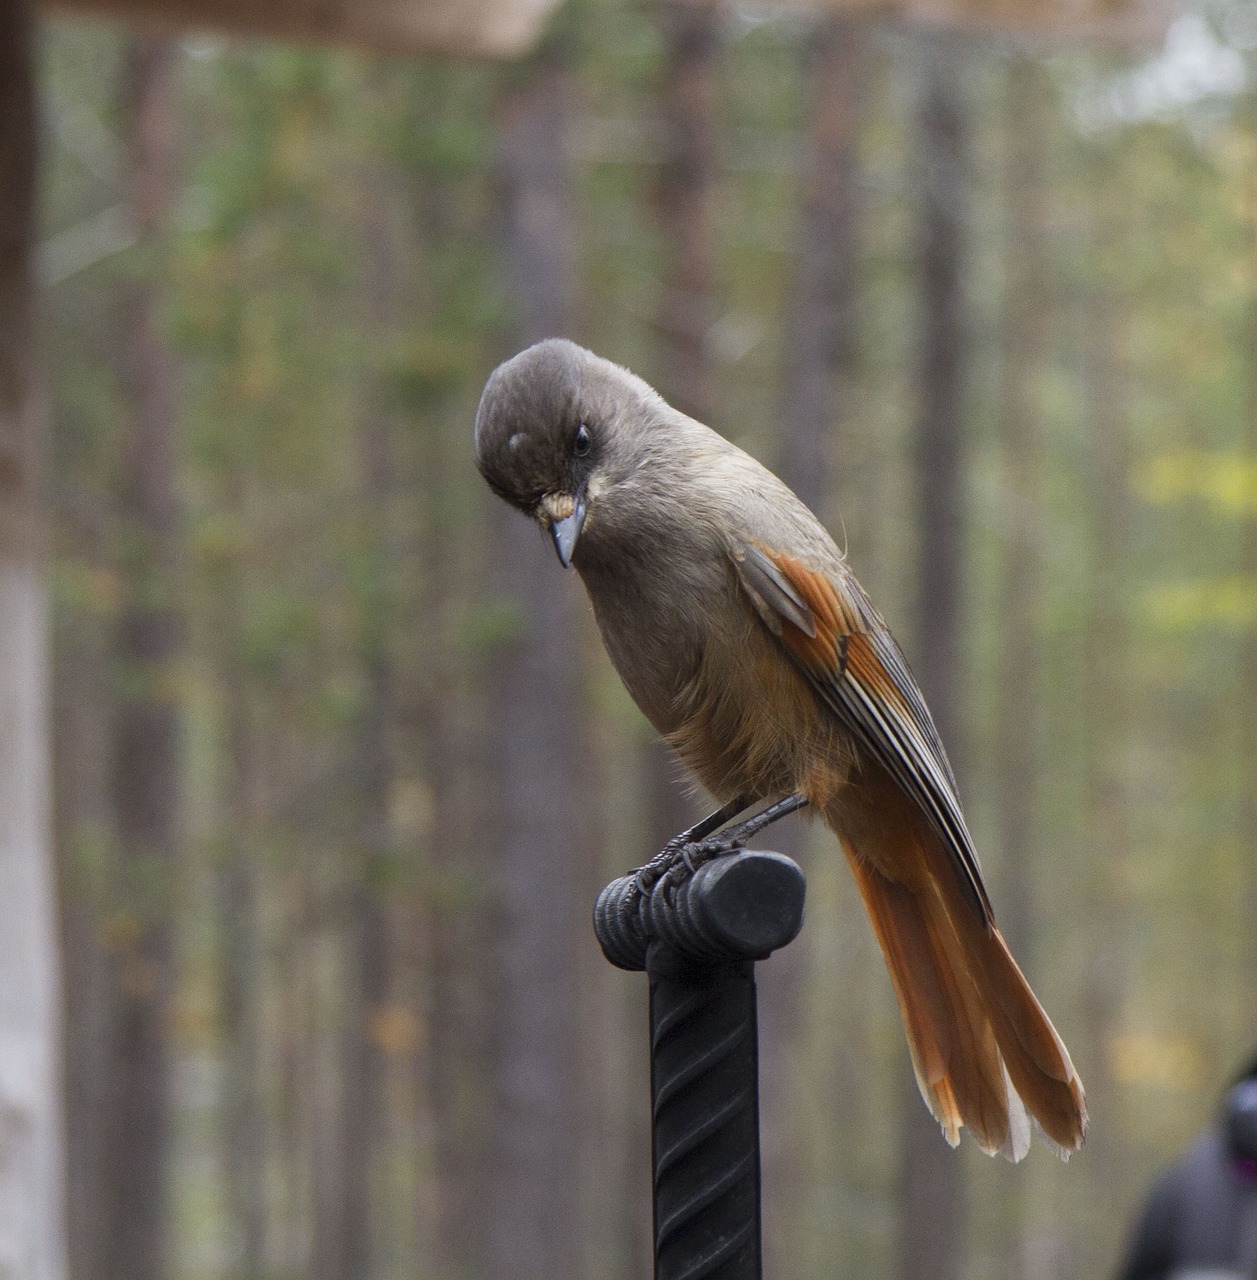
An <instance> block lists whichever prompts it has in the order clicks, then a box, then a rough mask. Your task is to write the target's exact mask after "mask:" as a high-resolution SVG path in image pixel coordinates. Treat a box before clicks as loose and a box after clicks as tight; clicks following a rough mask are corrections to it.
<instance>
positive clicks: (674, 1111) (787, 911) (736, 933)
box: [594, 850, 806, 1280]
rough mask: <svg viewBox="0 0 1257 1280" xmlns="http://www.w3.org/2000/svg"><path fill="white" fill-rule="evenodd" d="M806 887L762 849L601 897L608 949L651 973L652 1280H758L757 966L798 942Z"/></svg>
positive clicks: (598, 921) (785, 863)
mask: <svg viewBox="0 0 1257 1280" xmlns="http://www.w3.org/2000/svg"><path fill="white" fill-rule="evenodd" d="M805 890H806V885H805V882H804V879H803V873H802V872H801V871H800V870H799V868H798V866H797V865H796V864H795V863H794V862H792V861H791V860H790V859H789V858H785V857H782V856H781V855H780V854H777V853H766V852H761V851H758V850H757V851H742V852H739V853H735V854H730V855H728V856H725V857H721V858H717V859H715V860H714V861H711V862H708V863H705V864H704V865H703V866H701V867H699V869H698V870H697V871H696V872H695V873H694V875H693V876H691V877H690V878H689V879H687V880H685V881H684V882H683V883H681V884H680V885H674V884H671V883H669V882H668V880H667V878H665V879H663V880H660V881H659V882H657V883H656V884H655V886H654V887H653V889H652V891H651V892H650V894H649V895H648V896H643V895H641V894H639V893H638V892H637V889H636V885H635V882H634V879H633V877H631V876H626V877H623V878H622V879H619V880H614V881H612V882H611V884H609V885H607V887H606V888H605V889H604V890H603V891H602V893H601V894H600V895H599V898H598V904H597V906H596V907H595V909H594V931H595V933H596V934H597V936H598V941H599V943H600V944H601V946H602V949H603V953H604V954H605V955H606V957H607V959H608V960H609V961H610V962H611V963H612V964H614V965H617V966H618V967H620V968H622V969H632V970H641V969H645V970H646V972H647V974H648V975H649V977H650V1049H651V1071H650V1079H651V1099H652V1104H653V1133H652V1143H651V1149H652V1157H653V1166H654V1232H655V1277H656V1280H761V1276H762V1262H761V1257H762V1248H761V1238H760V1161H759V1058H758V1040H757V1024H756V1006H755V965H754V962H755V961H756V960H762V959H764V958H765V957H766V956H768V955H769V954H770V953H771V952H773V951H775V950H777V949H778V948H779V947H783V946H785V945H786V944H787V943H788V942H790V941H791V940H792V939H793V938H794V937H795V936H796V935H797V934H798V932H799V929H800V928H801V927H802V923H803V899H804V894H805Z"/></svg>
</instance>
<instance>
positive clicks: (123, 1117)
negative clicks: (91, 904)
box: [102, 37, 181, 1280]
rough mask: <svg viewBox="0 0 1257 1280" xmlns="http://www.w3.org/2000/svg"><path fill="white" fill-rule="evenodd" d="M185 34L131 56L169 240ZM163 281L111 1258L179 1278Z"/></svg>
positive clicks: (151, 235)
mask: <svg viewBox="0 0 1257 1280" xmlns="http://www.w3.org/2000/svg"><path fill="white" fill-rule="evenodd" d="M175 58H176V46H175V45H174V44H173V43H172V42H171V41H170V40H167V39H164V38H147V37H137V38H136V39H135V40H134V42H133V43H132V46H131V48H130V50H129V55H128V59H127V66H126V77H127V79H126V85H125V93H126V103H125V120H126V126H125V127H126V133H127V144H128V151H129V165H130V172H129V194H130V198H131V202H132V212H133V217H134V219H135V223H136V229H137V233H138V236H139V239H140V243H141V244H143V245H145V246H147V247H148V248H149V249H150V250H152V251H154V252H156V251H157V250H158V249H159V248H160V245H161V242H162V237H163V235H164V231H165V226H166V222H167V219H168V215H169V209H170V204H171V199H172V195H173V184H172V177H173V175H172V166H173V159H174V155H173V137H172V124H173V120H172V105H173V104H172V88H173V77H174V70H175ZM159 309H160V296H159V292H158V289H157V288H156V286H155V285H154V283H153V282H152V281H151V279H141V280H137V281H136V282H135V283H134V284H132V285H131V286H130V288H129V289H128V290H127V291H126V294H125V302H124V310H123V314H122V317H121V328H122V331H123V332H124V333H125V334H126V336H127V344H126V347H127V351H128V353H129V357H130V358H129V362H128V364H127V366H126V367H125V369H124V371H123V377H122V382H123V386H124V390H125V394H126V397H127V400H128V405H129V413H130V417H129V421H128V424H127V433H126V437H125V441H124V445H123V456H122V493H121V501H120V508H121V523H122V527H123V529H124V539H125V541H124V546H123V549H122V550H123V556H124V575H125V587H124V590H125V592H126V599H125V603H124V606H123V609H122V616H121V622H120V627H119V633H118V638H117V644H118V660H119V679H120V681H121V686H122V687H121V694H120V700H119V706H118V710H117V720H116V726H115V758H114V795H115V804H116V816H117V834H118V845H119V848H118V859H117V864H118V865H117V876H118V886H117V888H118V892H119V907H118V910H117V912H116V913H115V917H114V930H113V936H112V942H113V962H114V981H115V984H116V988H117V1000H116V1004H115V1010H116V1022H115V1027H114V1037H115V1038H114V1047H113V1054H112V1062H111V1067H110V1072H111V1079H110V1087H109V1096H110V1118H111V1126H110V1131H109V1134H108V1137H107V1138H106V1142H105V1150H104V1153H103V1169H102V1176H103V1178H104V1182H105V1186H106V1188H107V1191H108V1209H107V1212H106V1223H105V1231H106V1239H105V1241H104V1251H103V1253H104V1256H103V1262H102V1265H103V1270H104V1274H105V1275H107V1276H110V1277H114V1276H127V1277H128V1278H129V1280H158V1278H159V1277H164V1276H165V1275H166V1269H167V1265H168V1261H169V1259H168V1256H167V1236H168V1229H169V1223H168V1219H169V1203H170V1201H169V1159H170V1141H171V1134H170V1044H169V1037H168V1031H169V1018H170V1002H171V997H172V991H173V985H174V973H173V954H172V922H171V911H172V888H173V878H174V874H175V865H176V858H177V855H178V851H179V841H180V829H179V828H180V805H179V790H180V787H179V782H180V760H179V749H180V734H179V714H178V708H177V703H176V694H175V684H176V681H175V676H176V666H177V663H178V661H179V658H180V648H181V641H180V635H179V631H180V628H179V622H178V618H177V614H176V610H175V605H174V600H173V590H174V580H175V570H176V559H177V553H176V542H177V536H178V530H177V499H176V461H175V458H176V449H175V406H174V397H175V386H174V371H173V367H172V361H171V357H170V355H169V352H168V351H167V349H166V346H165V342H164V340H163V337H162V334H161V329H160V322H159V314H158V313H159Z"/></svg>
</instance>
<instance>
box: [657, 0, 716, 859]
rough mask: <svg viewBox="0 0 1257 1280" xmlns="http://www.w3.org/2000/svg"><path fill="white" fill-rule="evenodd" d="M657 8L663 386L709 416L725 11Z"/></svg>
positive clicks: (694, 413) (694, 5) (670, 2)
mask: <svg viewBox="0 0 1257 1280" xmlns="http://www.w3.org/2000/svg"><path fill="white" fill-rule="evenodd" d="M657 13H658V15H659V19H658V20H659V26H660V29H661V32H662V35H663V39H664V46H665V53H664V69H663V78H662V81H661V83H660V98H661V102H660V108H661V111H662V114H663V128H664V158H663V167H662V170H661V172H660V176H659V184H658V186H657V187H656V189H655V199H656V202H657V206H658V216H659V228H660V234H661V238H662V256H663V271H662V275H663V281H664V284H663V292H662V294H661V296H660V309H659V318H658V323H659V330H660V338H661V344H660V355H661V364H660V388H661V390H662V391H663V394H664V396H665V397H666V398H667V399H669V400H671V401H672V403H673V404H674V405H675V406H676V408H678V409H680V410H681V412H682V413H688V414H689V415H690V416H691V417H694V418H697V419H698V420H699V421H700V422H705V421H708V420H709V419H710V417H711V411H712V407H713V396H712V368H711V359H710V356H709V354H708V333H709V331H710V329H711V325H712V321H713V319H714V318H715V312H716V304H715V293H714V287H713V286H714V283H715V274H716V204H715V198H714V197H715V193H716V164H717V159H718V157H719V154H720V151H719V146H718V143H717V130H716V121H717V112H718V110H719V83H718V73H719V55H720V42H721V33H722V29H723V26H724V12H723V10H722V8H721V6H720V5H719V4H716V3H713V2H712V0H661V3H659V5H658V6H657ZM673 834H675V832H674V833H673Z"/></svg>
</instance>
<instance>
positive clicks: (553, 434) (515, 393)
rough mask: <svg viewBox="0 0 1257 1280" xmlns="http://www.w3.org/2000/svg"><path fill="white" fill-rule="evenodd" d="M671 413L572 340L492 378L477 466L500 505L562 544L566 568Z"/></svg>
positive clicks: (553, 343)
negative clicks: (602, 506) (603, 501)
mask: <svg viewBox="0 0 1257 1280" xmlns="http://www.w3.org/2000/svg"><path fill="white" fill-rule="evenodd" d="M667 412H668V410H667V406H666V405H664V402H663V401H662V400H661V399H660V398H659V396H658V395H657V394H656V393H655V392H654V391H653V390H652V389H651V388H650V387H649V386H648V385H647V384H646V383H645V382H643V381H642V380H641V379H640V378H637V377H636V376H634V375H633V374H631V373H629V372H628V370H626V369H621V368H620V367H619V366H618V365H614V364H612V363H611V362H610V361H609V360H603V359H602V358H601V357H599V356H596V355H594V354H593V352H592V351H586V350H585V348H584V347H578V346H577V345H576V344H575V343H574V342H568V341H567V340H566V339H564V338H549V339H547V340H546V341H544V342H538V343H537V344H536V345H535V346H531V347H529V348H527V350H525V351H521V352H520V353H519V355H517V356H514V357H513V358H512V359H510V360H507V361H506V362H505V363H504V364H501V365H499V366H498V367H497V368H496V369H495V370H494V371H493V373H492V374H491V375H490V376H489V380H488V382H487V383H486V384H485V389H484V393H483V394H482V395H481V397H480V407H479V408H478V409H477V410H476V464H477V466H478V467H479V468H480V474H481V475H483V476H484V478H485V479H486V480H487V481H488V483H489V487H490V488H491V489H492V490H493V491H494V493H496V494H497V495H498V496H499V497H500V498H503V499H505V500H506V501H507V502H509V503H510V504H511V505H512V506H514V507H518V508H519V510H521V511H523V512H524V513H525V514H527V515H530V516H532V517H533V518H534V519H536V520H537V521H538V522H539V523H540V524H541V525H542V526H543V527H544V528H546V529H547V530H548V531H549V533H550V535H551V537H552V538H553V539H554V549H555V551H556V552H557V553H558V557H559V560H560V561H561V562H562V563H563V565H564V566H565V567H566V566H567V565H569V564H570V563H571V562H572V556H573V555H574V554H575V551H576V546H577V542H578V540H579V538H580V536H581V532H582V530H583V529H584V527H585V524H586V521H596V519H597V510H598V505H599V500H600V498H602V496H603V495H604V494H605V493H606V492H607V491H608V490H610V489H611V488H613V487H614V485H615V484H616V483H617V482H618V481H619V480H621V479H623V478H624V476H625V475H627V474H628V473H629V472H631V471H632V470H633V469H634V467H635V466H636V465H637V464H638V463H639V462H640V460H641V458H642V455H643V452H644V450H643V444H644V442H645V441H646V440H647V438H648V436H649V434H650V428H651V425H652V424H653V423H654V422H655V421H657V420H658V419H659V417H660V415H661V413H667Z"/></svg>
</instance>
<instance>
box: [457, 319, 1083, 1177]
mask: <svg viewBox="0 0 1257 1280" xmlns="http://www.w3.org/2000/svg"><path fill="white" fill-rule="evenodd" d="M475 450H476V462H477V466H478V469H479V471H480V473H481V475H482V476H483V477H484V479H485V480H486V481H487V482H488V485H489V487H490V488H491V489H492V490H493V492H494V493H495V494H497V495H498V496H499V497H500V498H502V499H504V500H505V501H506V502H508V503H509V504H510V505H511V506H513V507H515V508H517V509H518V510H520V511H521V512H523V513H524V514H526V515H527V516H530V517H531V518H532V519H533V520H535V521H536V522H537V523H538V524H539V525H540V527H541V528H542V529H543V530H544V531H545V532H546V533H548V535H549V537H550V538H551V540H552V542H553V545H554V549H555V552H556V553H557V556H558V559H559V561H560V563H561V564H562V565H563V567H564V568H568V567H571V568H573V569H574V570H575V571H576V572H577V574H578V575H579V576H580V578H581V580H582V582H583V584H584V587H585V589H586V592H587V594H588V596H589V600H590V602H591V604H592V606H593V613H594V617H595V620H596V622H597V626H598V629H599V632H600V634H601V637H602V640H603V643H604V645H605V647H606V650H607V653H608V655H609V656H610V659H611V662H612V664H613V665H614V667H615V669H616V671H617V672H618V674H619V676H620V678H621V680H622V681H623V682H624V685H625V687H626V688H627V690H628V692H629V694H630V695H631V697H632V698H633V700H634V702H636V704H637V706H638V707H639V708H640V709H641V711H642V712H643V713H644V714H645V716H646V718H647V719H648V720H649V721H650V723H651V724H652V725H653V726H654V728H655V729H656V730H657V731H658V732H659V733H660V734H661V735H662V736H663V738H664V739H665V740H666V741H667V742H668V743H669V744H670V745H671V747H672V748H673V750H674V751H675V752H676V754H677V755H678V756H679V758H680V760H681V761H682V762H683V764H684V765H685V766H686V767H687V768H688V770H689V771H690V772H691V773H692V774H693V775H694V776H695V778H696V779H697V781H698V782H699V783H701V785H702V786H703V787H705V788H706V790H707V791H709V792H710V793H711V794H712V796H714V797H715V799H716V800H717V801H718V802H719V804H720V806H721V808H720V809H719V810H718V811H717V812H716V813H715V814H713V815H712V817H711V819H709V820H708V821H707V822H706V823H703V824H699V827H697V828H695V829H694V830H693V831H692V832H689V833H685V835H686V837H689V836H693V835H695V834H696V833H697V834H699V835H706V834H707V833H708V832H709V831H711V830H712V829H713V828H714V827H716V826H718V825H721V824H723V823H724V822H727V821H728V820H730V819H731V818H733V817H734V816H736V815H737V814H739V813H743V812H745V811H747V810H749V809H751V808H752V807H754V806H756V805H760V804H763V803H764V802H766V801H767V802H771V807H772V809H773V812H774V814H775V813H776V812H785V811H787V810H788V809H790V808H798V807H801V806H803V805H807V806H808V807H809V808H810V810H811V811H812V812H813V813H814V814H817V815H819V816H820V817H821V818H822V819H823V821H824V822H825V824H826V825H827V826H828V827H829V828H830V829H831V830H832V831H833V832H834V834H835V835H836V836H837V838H838V841H839V843H840V845H841V846H842V849H843V851H844V852H845V854H846V858H847V861H848V863H849V865H850V868H851V871H852V873H853V874H854V877H855V881H856V885H857V887H858V889H859V892H860V895H861V898H862V899H863V903H864V906H865V908H866V910H867V913H868V916H869V919H870V921H871V923H872V926H873V930H874V933H875V934H876V937H877V940H878V942H879V944H880V947H881V951H882V954H883V956H884V958H885V962H886V966H887V968H888V970H889V972H890V978H891V982H892V986H893V988H894V992H895V995H896V997H897V1000H898V1004H899V1009H900V1013H901V1015H902V1019H903V1025H904V1030H905V1033H906V1036H907V1041H908V1049H909V1053H910V1056H911V1060H912V1067H913V1070H914V1073H915V1076H916V1082H917V1085H918V1087H919V1089H920V1092H921V1096H922V1098H923V1099H924V1101H925V1103H926V1105H927V1106H928V1107H929V1109H930V1112H931V1113H932V1114H933V1116H934V1117H935V1119H936V1120H937V1121H938V1122H939V1125H940V1127H941V1129H942V1132H943V1136H944V1137H945V1138H946V1140H947V1141H948V1143H950V1144H951V1145H952V1146H953V1147H954V1146H956V1145H957V1144H958V1143H959V1140H960V1134H961V1131H962V1130H965V1129H967V1130H968V1131H969V1134H970V1136H971V1137H972V1138H973V1139H974V1140H975V1141H976V1143H977V1144H978V1146H979V1147H980V1148H981V1149H982V1150H983V1151H986V1152H988V1153H990V1154H996V1153H998V1154H1001V1155H1003V1156H1005V1157H1006V1158H1008V1159H1009V1160H1012V1161H1017V1160H1020V1159H1021V1158H1022V1157H1023V1156H1024V1155H1025V1154H1026V1151H1027V1150H1028V1148H1029V1146H1030V1140H1031V1123H1030V1117H1033V1119H1034V1121H1035V1123H1036V1124H1037V1126H1038V1129H1039V1131H1040V1133H1041V1134H1042V1136H1043V1137H1044V1138H1045V1139H1046V1141H1047V1143H1048V1145H1049V1146H1050V1147H1052V1148H1053V1149H1054V1150H1055V1151H1056V1152H1057V1154H1059V1155H1061V1156H1062V1157H1063V1158H1068V1156H1069V1154H1070V1153H1071V1152H1073V1151H1075V1150H1077V1149H1078V1148H1079V1147H1080V1146H1081V1145H1082V1142H1083V1138H1084V1136H1085V1133H1086V1128H1087V1111H1086V1101H1085V1094H1084V1090H1083V1086H1082V1082H1081V1080H1080V1079H1079V1077H1078V1073H1077V1072H1076V1070H1075V1069H1074V1065H1073V1063H1072V1061H1071V1060H1070V1056H1069V1053H1068V1051H1067V1050H1066V1048H1065V1044H1064V1042H1063V1041H1062V1039H1061V1037H1060V1036H1059V1035H1058V1034H1057V1032H1056V1029H1055V1028H1054V1027H1053V1025H1052V1023H1051V1021H1050V1019H1049V1018H1048V1016H1047V1014H1046V1013H1045V1012H1044V1010H1043V1008H1042V1006H1041V1005H1040V1004H1039V1001H1038V1000H1037V999H1036V997H1035V995H1034V993H1033V992H1032V991H1031V989H1030V986H1029V984H1028V983H1027V981H1026V979H1025V977H1024V976H1023V974H1022V972H1021V969H1020V968H1019V967H1018V965H1017V962H1016V961H1015V960H1014V958H1013V956H1012V953H1011V951H1010V950H1009V948H1008V945H1007V944H1006V943H1005V941H1004V938H1003V936H1002V935H1001V934H1000V931H999V929H998V928H997V927H996V924H995V917H994V913H993V910H992V907H991V902H990V898H989V896H988V893H987V889H986V885H985V883H984V881H983V877H982V872H981V869H980V867H979V864H978V858H977V854H976V852H975V850H974V845H973V840H972V838H971V836H970V833H969V830H968V827H967V826H966V824H965V819H964V816H963V814H962V812H961V807H960V801H959V799H958V798H957V786H956V780H955V777H954V775H953V772H952V768H951V765H950V764H949V762H948V759H947V753H946V751H945V750H944V747H943V744H942V742H941V741H940V739H939V735H938V731H937V729H936V728H935V725H934V722H933V720H932V718H931V716H930V712H929V710H928V708H927V707H926V704H925V700H924V698H923V696H922V694H921V691H920V690H919V688H918V687H917V684H916V681H915V680H914V678H913V676H912V674H911V672H910V671H909V668H908V664H907V662H906V661H905V659H904V656H903V653H902V651H901V650H900V648H899V645H898V644H897V643H896V641H895V640H894V638H893V637H892V636H891V633H890V631H889V629H888V628H887V626H886V623H885V622H884V621H883V620H882V617H881V615H880V614H879V613H878V611H877V610H876V609H875V608H874V606H873V604H872V602H871V601H870V599H869V597H868V595H867V594H866V593H865V591H864V589H863V588H862V587H861V586H860V584H859V582H858V581H857V580H856V577H855V575H854V573H853V572H852V570H851V568H850V567H849V565H848V563H847V558H846V556H845V554H844V553H843V552H842V551H840V550H839V548H838V547H837V545H836V544H835V542H834V540H833V538H832V537H831V536H830V535H829V533H828V532H827V531H826V529H825V527H824V526H823V525H822V523H821V522H820V520H818V519H817V517H816V516H815V515H813V513H812V512H811V511H810V510H809V509H808V508H807V507H806V506H805V505H804V504H803V502H802V501H800V499H799V498H798V497H796V495H795V494H794V493H793V492H792V491H791V490H790V489H789V488H788V487H787V486H786V485H785V484H784V483H783V482H782V481H781V480H779V479H778V478H777V477H776V476H775V475H773V474H772V472H770V471H769V470H768V469H767V468H766V467H764V466H762V465H761V464H760V463H759V462H757V461H756V460H755V459H754V458H752V457H751V456H750V455H749V454H747V453H746V452H744V451H743V450H742V449H740V448H738V447H737V446H736V445H734V444H732V443H731V442H729V441H728V440H726V439H725V438H724V437H723V436H721V435H719V434H718V433H717V432H715V431H713V430H712V429H711V428H709V427H707V426H704V425H703V424H702V423H700V422H698V421H696V420H695V419H693V418H691V417H688V416H687V415H685V414H683V413H681V412H679V411H678V410H676V409H674V408H673V407H672V406H671V405H669V404H668V403H667V402H666V401H665V400H664V399H663V397H662V396H660V395H659V394H658V392H656V391H655V390H654V389H653V388H652V387H651V386H650V385H649V384H648V383H646V382H645V381H643V380H642V379H641V378H639V377H637V376H636V375H635V374H633V373H631V372H630V371H629V370H627V369H625V368H623V367H621V366H619V365H617V364H615V363H613V362H611V361H609V360H606V359H603V358H602V357H600V356H597V355H595V354H594V353H593V352H591V351H588V350H586V349H585V348H583V347H581V346H578V345H577V344H576V343H574V342H571V341H569V340H567V339H565V338H548V339H546V340H544V341H541V342H538V343H536V344H534V345H532V346H530V347H528V348H527V349H525V350H523V351H521V352H520V353H519V354H517V355H515V356H514V357H512V358H511V359H509V360H507V361H505V362H504V363H502V364H500V365H499V366H498V367H497V368H496V369H495V370H493V372H492V373H491V374H490V376H489V378H488V380H487V382H486V383H485V387H484V391H483V393H482V395H481V399H480V403H479V406H478V408H477V411H476V418H475ZM675 852H676V851H675V849H673V850H672V854H673V855H675Z"/></svg>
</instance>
